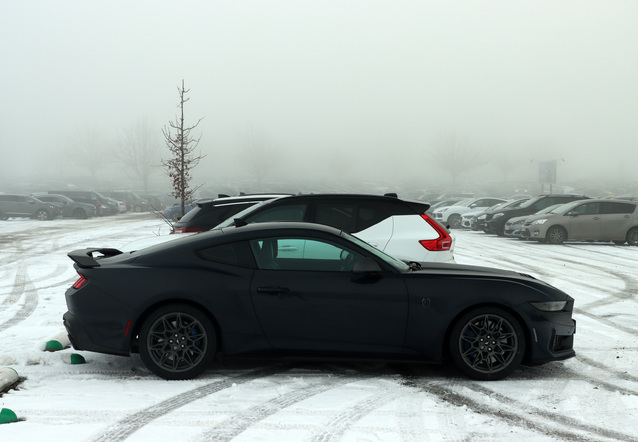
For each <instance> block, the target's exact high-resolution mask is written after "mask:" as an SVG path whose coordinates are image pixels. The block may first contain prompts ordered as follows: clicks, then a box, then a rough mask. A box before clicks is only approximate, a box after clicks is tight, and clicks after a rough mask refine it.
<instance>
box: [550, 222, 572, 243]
mask: <svg viewBox="0 0 638 442" xmlns="http://www.w3.org/2000/svg"><path fill="white" fill-rule="evenodd" d="M546 239H547V243H548V244H562V243H563V242H565V240H566V239H567V232H566V231H565V229H563V228H562V227H558V226H556V227H550V228H549V230H548V231H547V235H546Z"/></svg>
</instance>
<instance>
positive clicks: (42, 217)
mask: <svg viewBox="0 0 638 442" xmlns="http://www.w3.org/2000/svg"><path fill="white" fill-rule="evenodd" d="M35 217H36V218H37V219H39V220H40V221H46V220H48V219H49V218H50V216H49V212H47V211H46V210H44V209H40V210H38V211H37V212H36V213H35Z"/></svg>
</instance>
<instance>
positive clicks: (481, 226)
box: [471, 198, 528, 232]
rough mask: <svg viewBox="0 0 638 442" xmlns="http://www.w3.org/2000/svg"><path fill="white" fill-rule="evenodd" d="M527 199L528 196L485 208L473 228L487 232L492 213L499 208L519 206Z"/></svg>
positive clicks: (475, 220) (473, 223)
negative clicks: (488, 219) (488, 220)
mask: <svg viewBox="0 0 638 442" xmlns="http://www.w3.org/2000/svg"><path fill="white" fill-rule="evenodd" d="M526 199H528V198H519V199H515V200H507V201H506V202H504V203H500V204H496V205H494V206H492V207H490V208H489V209H487V210H485V211H484V212H482V213H479V214H477V215H476V217H475V219H474V220H473V222H472V225H471V228H472V230H482V231H484V232H487V221H486V220H487V217H488V216H489V215H490V214H492V213H495V212H498V211H499V210H502V209H506V208H507V209H513V208H515V207H519V206H520V205H521V204H523V201H525V200H526Z"/></svg>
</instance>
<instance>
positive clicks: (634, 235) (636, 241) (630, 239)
mask: <svg viewBox="0 0 638 442" xmlns="http://www.w3.org/2000/svg"><path fill="white" fill-rule="evenodd" d="M627 243H628V244H629V245H630V246H638V227H634V228H633V229H631V230H630V231H629V232H627Z"/></svg>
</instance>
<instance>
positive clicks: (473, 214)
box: [461, 200, 513, 230]
mask: <svg viewBox="0 0 638 442" xmlns="http://www.w3.org/2000/svg"><path fill="white" fill-rule="evenodd" d="M512 202H513V201H511V200H505V201H504V202H502V203H498V204H494V205H493V206H491V207H488V208H487V209H486V208H484V207H482V208H480V209H474V210H470V211H469V212H465V213H464V214H463V216H461V227H463V228H465V229H472V230H481V229H480V228H479V227H478V225H477V218H478V217H479V216H481V215H483V214H484V213H486V212H488V211H490V210H494V209H496V208H498V207H505V206H506V205H508V204H511V203H512Z"/></svg>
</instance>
